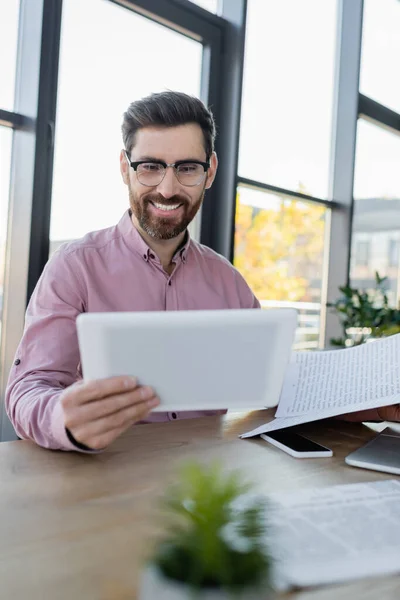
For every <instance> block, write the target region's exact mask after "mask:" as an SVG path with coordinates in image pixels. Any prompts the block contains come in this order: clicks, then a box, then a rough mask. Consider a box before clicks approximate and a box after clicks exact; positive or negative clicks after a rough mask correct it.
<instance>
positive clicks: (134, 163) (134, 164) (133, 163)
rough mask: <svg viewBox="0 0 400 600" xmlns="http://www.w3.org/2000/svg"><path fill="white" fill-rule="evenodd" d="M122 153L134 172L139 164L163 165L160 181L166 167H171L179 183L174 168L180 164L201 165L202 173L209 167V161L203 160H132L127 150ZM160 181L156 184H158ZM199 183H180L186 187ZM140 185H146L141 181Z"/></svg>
mask: <svg viewBox="0 0 400 600" xmlns="http://www.w3.org/2000/svg"><path fill="white" fill-rule="evenodd" d="M124 153H125V156H126V160H127V161H128V164H129V166H130V167H132V169H133V170H134V171H135V173H136V171H137V168H138V166H139V165H146V164H152V165H161V166H163V167H164V175H163V178H162V179H161V181H162V180H163V179H164V177H165V173H166V172H167V167H173V169H174V173H175V177H176V178H177V179H178V181H179V183H182V182H181V181H180V179H179V177H178V174H177V172H176V170H177V168H178V167H179V166H180V165H186V164H190V165H192V164H195V165H201V166H202V167H203V169H204V173H207V171H208V169H209V168H210V162H209V161H206V162H203V161H201V160H177V161H176V162H175V163H166V162H165V161H163V160H134V161H131V160H130V158H129V156H128V151H127V150H124ZM161 181H160V183H161ZM141 183H142V182H141ZM160 183H159V184H158V185H160ZM200 184H201V181H199V183H195V184H193V185H188V184H185V183H182V185H184V186H186V187H196V186H197V185H200ZM142 185H146V184H144V183H142ZM147 187H155V186H152V185H150V186H147Z"/></svg>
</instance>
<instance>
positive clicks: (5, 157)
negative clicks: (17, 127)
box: [0, 127, 12, 366]
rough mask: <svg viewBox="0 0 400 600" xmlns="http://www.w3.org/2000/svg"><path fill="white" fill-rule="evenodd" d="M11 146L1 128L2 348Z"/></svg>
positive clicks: (8, 134) (9, 132) (6, 131)
mask: <svg viewBox="0 0 400 600" xmlns="http://www.w3.org/2000/svg"><path fill="white" fill-rule="evenodd" d="M11 145H12V129H6V128H5V127H0V346H1V324H2V314H3V298H4V276H5V257H6V256H5V255H6V241H7V221H8V195H9V183H10V164H11ZM0 349H1V348H0ZM0 366H1V365H0Z"/></svg>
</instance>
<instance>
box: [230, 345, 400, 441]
mask: <svg viewBox="0 0 400 600" xmlns="http://www.w3.org/2000/svg"><path fill="white" fill-rule="evenodd" d="M397 403H400V334H397V335H394V336H390V337H387V338H384V339H381V340H375V341H373V342H371V343H367V344H362V345H361V346H355V347H353V348H344V349H341V350H328V351H314V352H295V353H293V355H292V359H291V362H290V364H289V365H288V368H287V371H286V374H285V379H284V383H283V387H282V392H281V397H280V400H279V405H278V408H277V411H276V414H275V417H276V418H275V419H274V421H272V422H271V423H268V424H266V425H262V426H261V427H258V428H257V429H255V430H253V431H250V432H248V433H246V434H244V435H242V436H241V437H251V436H253V435H258V434H259V433H265V432H267V431H274V430H277V429H282V428H284V427H291V426H293V425H299V424H301V423H308V422H310V421H317V420H319V419H325V418H328V417H333V416H336V415H340V414H344V413H349V412H355V411H358V410H365V409H369V408H378V407H380V406H389V405H390V404H397Z"/></svg>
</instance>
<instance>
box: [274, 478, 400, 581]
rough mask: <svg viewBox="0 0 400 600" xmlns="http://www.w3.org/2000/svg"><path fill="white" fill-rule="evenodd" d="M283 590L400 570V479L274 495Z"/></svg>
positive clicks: (277, 573) (278, 568) (276, 553)
mask: <svg viewBox="0 0 400 600" xmlns="http://www.w3.org/2000/svg"><path fill="white" fill-rule="evenodd" d="M269 499H270V500H271V501H272V507H270V508H269V510H270V511H271V539H272V540H273V546H272V548H273V555H274V557H275V558H276V567H275V579H276V585H277V587H278V588H281V589H288V588H290V587H293V586H300V587H303V586H313V585H321V584H330V583H338V582H341V581H346V580H350V579H357V578H360V577H367V576H368V577H369V576H376V575H382V574H389V573H399V572H400V561H399V556H400V481H398V480H393V479H392V480H391V479H388V480H385V481H376V482H372V483H356V484H348V485H337V486H331V487H325V488H317V489H310V490H300V491H296V493H295V494H293V493H290V494H288V493H284V494H271V495H269Z"/></svg>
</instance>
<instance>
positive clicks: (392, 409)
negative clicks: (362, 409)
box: [377, 404, 400, 422]
mask: <svg viewBox="0 0 400 600" xmlns="http://www.w3.org/2000/svg"><path fill="white" fill-rule="evenodd" d="M377 412H378V415H379V417H380V418H381V419H382V421H394V422H397V421H400V404H393V405H392V406H382V407H381V408H378V409H377Z"/></svg>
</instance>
